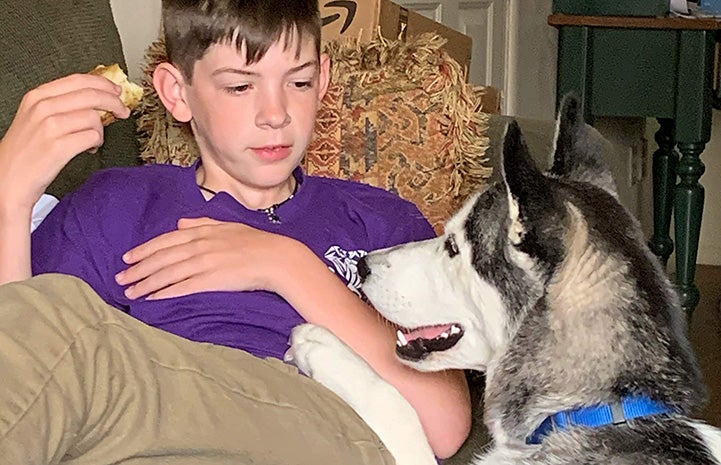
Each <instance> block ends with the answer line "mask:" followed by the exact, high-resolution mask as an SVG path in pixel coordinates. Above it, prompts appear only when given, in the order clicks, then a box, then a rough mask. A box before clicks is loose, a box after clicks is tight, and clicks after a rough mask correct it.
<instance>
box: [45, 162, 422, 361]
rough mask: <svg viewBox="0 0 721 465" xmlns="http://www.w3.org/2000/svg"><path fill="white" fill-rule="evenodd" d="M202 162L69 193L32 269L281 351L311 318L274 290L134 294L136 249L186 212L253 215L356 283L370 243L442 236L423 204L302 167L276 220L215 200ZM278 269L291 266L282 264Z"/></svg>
mask: <svg viewBox="0 0 721 465" xmlns="http://www.w3.org/2000/svg"><path fill="white" fill-rule="evenodd" d="M195 170H196V166H192V167H188V168H182V167H178V166H172V165H148V166H143V167H136V168H112V169H107V170H103V171H100V172H98V173H96V174H95V175H93V176H92V177H91V178H90V179H89V180H88V182H87V183H85V185H83V186H82V187H81V188H80V189H78V190H77V191H76V192H74V193H72V194H70V195H68V196H67V197H65V198H64V199H63V200H62V201H61V202H60V204H59V205H58V206H57V207H55V209H54V210H53V211H52V212H51V213H50V215H48V217H47V218H45V220H44V221H43V222H42V223H41V224H40V226H39V227H38V229H36V230H35V232H34V233H33V236H32V257H33V262H32V266H33V274H41V273H65V274H70V275H74V276H77V277H79V278H81V279H83V280H85V281H86V282H87V283H88V284H90V286H92V287H93V289H95V291H96V292H97V293H98V294H99V295H100V296H101V297H102V298H103V299H104V300H105V301H106V302H108V303H109V304H111V305H113V306H115V307H117V308H119V309H121V310H123V311H125V312H127V313H128V314H130V315H132V316H134V317H136V318H138V319H140V320H142V321H144V322H146V323H147V324H149V325H152V326H155V327H157V328H161V329H164V330H166V331H169V332H171V333H175V334H177V335H179V336H183V337H186V338H188V339H191V340H194V341H202V342H211V343H215V344H220V345H225V346H230V347H236V348H240V349H244V350H247V351H248V352H251V353H253V354H255V355H257V356H261V357H267V356H270V357H276V358H282V356H283V353H284V352H285V350H286V349H287V348H288V345H287V343H288V338H289V336H290V330H291V329H292V328H293V327H294V326H296V325H298V324H300V323H302V322H303V321H304V320H303V318H302V317H301V316H300V315H299V314H298V313H297V312H296V311H295V310H294V309H293V308H292V307H291V306H290V305H289V304H288V303H287V302H286V301H285V300H284V299H283V298H281V297H280V296H278V295H277V294H274V293H271V292H202V293H198V294H193V295H189V296H184V297H178V298H173V299H165V300H156V301H146V300H144V299H139V300H130V299H128V298H126V297H125V295H124V294H123V291H124V288H123V287H121V286H119V285H118V284H117V283H116V282H115V278H114V277H115V274H117V273H118V272H120V271H122V270H124V269H126V268H127V265H125V264H124V263H123V261H122V259H121V257H122V255H123V254H124V253H125V252H127V251H128V250H130V249H131V248H133V247H135V246H137V245H140V244H142V243H144V242H146V241H147V240H149V239H152V238H153V237H156V236H158V235H160V234H162V233H165V232H168V231H173V230H175V229H176V227H177V221H178V219H180V218H197V217H202V216H207V217H210V218H214V219H216V220H220V221H233V222H240V223H245V224H248V225H250V226H253V227H255V228H258V229H263V230H267V231H271V232H275V233H279V234H283V235H286V236H289V237H292V238H295V239H297V240H299V241H301V242H303V243H304V244H306V245H307V246H308V247H309V248H310V249H311V250H313V252H315V254H316V255H318V256H319V257H320V258H321V259H323V260H324V261H325V263H327V265H328V267H329V268H330V269H331V270H333V271H335V272H336V274H337V275H338V276H339V277H340V278H341V279H343V281H345V282H346V283H348V285H349V287H351V288H352V289H353V288H354V287H355V286H357V284H358V281H357V280H358V276H357V271H356V263H357V261H358V259H359V258H360V257H362V256H363V255H365V253H366V252H369V251H371V250H375V249H380V248H384V247H390V246H393V245H397V244H400V243H403V242H408V241H414V240H422V239H427V238H429V237H433V236H434V235H435V234H434V231H433V229H432V227H431V226H430V224H429V223H428V221H427V220H426V219H425V218H424V217H423V215H422V214H421V213H420V211H419V210H418V209H417V208H416V207H415V205H413V204H412V203H410V202H407V201H405V200H403V199H401V198H400V197H398V196H397V195H394V194H391V193H389V192H386V191H384V190H382V189H377V188H374V187H371V186H368V185H365V184H360V183H355V182H350V181H343V180H338V179H330V178H321V177H315V176H304V175H303V173H302V171H301V170H300V169H298V170H296V172H295V175H296V178H297V179H300V181H301V183H300V185H299V187H298V191H297V193H296V195H295V196H294V197H293V198H292V199H291V200H289V201H288V202H286V203H284V204H283V205H281V206H280V207H279V208H278V210H277V214H278V215H279V217H280V218H281V222H280V224H274V223H272V222H271V221H270V220H269V219H268V215H267V214H266V213H263V212H259V211H255V210H249V209H247V208H245V207H243V206H242V205H241V204H240V203H238V202H237V201H236V200H235V199H234V198H233V197H231V196H230V195H229V194H227V193H224V192H221V193H218V194H217V195H216V196H214V197H213V198H212V199H211V200H208V201H206V200H205V198H204V197H203V195H202V194H201V192H200V190H199V189H198V187H197V185H196V178H195ZM278 273H283V269H282V268H281V267H279V268H278Z"/></svg>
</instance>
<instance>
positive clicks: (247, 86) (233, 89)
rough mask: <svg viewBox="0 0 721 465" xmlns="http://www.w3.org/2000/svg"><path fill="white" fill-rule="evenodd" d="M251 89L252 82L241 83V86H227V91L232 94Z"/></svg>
mask: <svg viewBox="0 0 721 465" xmlns="http://www.w3.org/2000/svg"><path fill="white" fill-rule="evenodd" d="M249 89H250V84H241V85H239V86H230V87H226V88H225V91H226V92H228V93H229V94H231V95H238V94H243V93H245V92H247V91H248V90H249Z"/></svg>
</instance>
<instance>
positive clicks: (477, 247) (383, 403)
mask: <svg viewBox="0 0 721 465" xmlns="http://www.w3.org/2000/svg"><path fill="white" fill-rule="evenodd" d="M599 140H601V138H600V136H599V135H598V134H597V133H595V131H594V130H593V129H592V128H591V127H589V126H587V125H586V124H584V123H583V122H582V120H581V116H580V109H579V105H578V102H577V100H576V99H574V98H567V99H566V100H565V101H564V103H563V105H562V111H561V114H560V116H559V124H558V134H557V137H556V151H555V158H554V164H553V167H552V168H551V170H550V171H549V172H548V173H546V174H543V173H541V172H540V171H539V170H538V169H537V168H536V166H535V165H534V163H533V161H532V158H531V156H530V155H529V153H528V150H527V148H526V146H525V143H524V141H523V138H522V135H521V133H520V130H519V127H518V126H517V125H516V124H515V123H512V124H511V125H510V126H509V128H508V130H507V134H506V138H505V143H504V153H503V156H504V161H503V177H502V179H501V180H500V181H499V182H497V183H496V184H494V185H492V186H491V187H490V188H489V189H488V190H486V191H485V192H483V193H480V194H477V195H475V196H474V197H473V198H472V199H470V200H469V201H468V202H467V203H466V205H465V206H464V207H463V208H462V209H461V210H460V211H459V212H458V213H457V214H456V215H455V216H454V217H453V218H452V219H451V220H450V221H449V223H448V224H447V226H446V232H445V234H444V235H443V236H441V237H439V238H436V239H432V240H428V241H424V242H419V243H412V244H407V245H403V246H399V247H395V248H392V249H388V250H383V251H378V252H374V253H371V254H370V255H368V256H367V257H366V259H365V263H363V264H362V266H361V267H360V268H362V269H363V270H364V271H365V275H366V276H365V282H364V284H363V291H364V292H365V294H366V295H367V296H368V297H369V298H370V300H371V301H372V302H373V304H374V305H375V307H376V308H377V309H378V311H379V312H380V313H381V314H383V315H384V316H385V317H386V318H387V319H388V320H390V321H392V322H393V323H395V324H397V325H398V326H399V327H400V328H402V329H401V330H399V336H398V347H397V353H398V355H399V356H400V357H401V358H402V359H403V360H404V362H405V363H407V364H408V365H410V366H412V367H414V368H416V369H419V370H425V371H433V370H443V369H448V368H464V369H466V368H469V369H474V370H481V371H484V372H485V373H486V391H485V402H484V403H485V416H484V419H485V423H486V425H487V426H488V428H489V430H490V433H491V435H492V437H493V445H492V447H491V449H490V451H489V452H488V453H487V454H486V455H484V456H483V457H478V458H477V459H476V460H475V462H474V463H476V464H499V465H520V464H524V465H525V464H529V465H530V464H543V465H557V464H558V465H560V464H569V465H570V464H599V465H601V464H603V465H626V464H628V465H630V464H644V465H646V464H648V465H661V464H669V465H670V464H674V465H678V464H695V465H712V464H713V465H721V432H719V430H717V429H716V428H713V427H711V426H708V425H706V424H704V423H702V422H699V421H696V420H692V419H691V418H690V417H689V416H688V415H690V413H691V412H692V411H693V410H695V409H697V408H698V407H699V406H700V405H701V404H702V403H703V402H704V401H705V391H704V388H703V384H702V380H701V375H700V372H699V369H698V366H697V364H696V361H695V359H694V355H693V353H692V350H691V348H690V345H689V342H688V339H687V336H686V322H685V318H684V315H683V312H682V310H681V307H680V305H679V299H678V297H677V295H676V293H675V292H674V290H673V287H672V286H671V284H670V282H669V280H668V279H667V277H666V275H665V273H664V270H663V269H662V268H661V266H660V265H659V261H658V260H657V259H656V257H654V256H653V255H652V254H651V252H650V251H649V250H648V248H647V247H646V246H645V241H644V238H643V236H642V233H641V229H640V227H639V224H638V222H637V221H636V220H635V219H634V218H633V217H632V216H631V215H630V214H629V213H628V212H627V211H626V210H625V209H624V208H623V207H622V206H621V205H620V203H619V202H618V200H617V198H616V194H615V187H614V184H613V180H612V177H611V175H610V172H609V171H608V169H607V168H606V167H605V165H604V163H603V160H602V158H603V153H602V152H603V150H602V147H601V145H599V142H598V141H599ZM419 328H420V329H419ZM289 355H290V356H292V357H293V358H294V360H295V362H296V364H297V365H298V366H299V367H300V368H301V369H302V370H303V371H305V372H307V373H309V374H310V375H311V376H313V377H314V378H316V379H318V380H319V381H320V382H321V383H323V384H325V385H326V386H328V387H329V388H331V389H333V390H334V391H336V392H337V393H338V394H339V395H340V396H341V397H343V398H344V399H345V400H346V401H347V402H348V403H349V404H350V405H351V406H352V407H353V408H355V409H356V411H358V413H359V414H360V415H361V416H362V417H363V418H364V419H365V420H366V422H367V423H368V424H369V425H370V426H371V427H372V428H373V429H374V430H375V431H376V432H377V433H378V435H379V436H380V438H381V439H382V440H383V441H384V442H385V443H386V446H387V447H388V448H389V450H390V451H391V453H393V454H394V456H395V458H396V461H397V463H398V464H399V465H422V464H433V463H435V461H434V459H433V455H432V453H431V451H430V448H429V447H428V445H427V443H426V441H425V439H424V436H423V433H422V429H421V426H420V424H419V423H418V419H417V417H416V415H415V412H414V411H413V409H412V408H411V407H410V406H409V405H408V404H407V402H405V400H404V399H403V398H402V397H401V396H400V394H399V393H398V392H397V391H396V390H395V389H394V388H392V387H391V386H389V385H388V384H386V383H382V382H378V376H377V375H376V374H375V372H373V370H372V369H370V367H368V366H367V365H366V364H365V363H364V362H363V361H362V360H361V359H360V358H359V357H358V356H357V355H355V354H354V353H353V352H352V351H350V349H348V348H347V347H346V346H345V345H343V344H342V343H341V342H340V341H338V340H337V339H336V338H335V337H334V336H333V335H332V334H331V333H329V332H328V331H326V330H324V329H322V328H319V327H315V326H311V325H304V326H301V327H299V328H297V329H296V330H295V331H294V334H293V338H292V348H291V350H290V351H289ZM639 398H641V399H645V401H644V403H645V404H648V403H649V402H650V403H651V404H652V405H654V406H657V407H659V408H660V410H658V411H653V409H652V411H644V412H641V415H640V416H639V417H638V418H634V419H630V420H625V419H624V415H627V412H625V411H624V410H623V407H622V405H623V403H624V402H626V401H629V400H630V401H635V399H639ZM596 406H601V407H603V408H606V407H608V409H609V411H613V416H614V419H615V420H616V421H617V422H619V423H618V424H602V425H600V426H597V425H591V426H589V425H584V424H574V425H570V426H568V427H566V428H561V427H559V426H555V427H551V428H548V429H544V430H539V427H540V426H541V425H542V424H544V421H546V423H547V422H548V420H547V419H548V418H549V417H552V416H553V415H554V414H557V413H559V412H566V411H579V409H583V408H587V407H596ZM534 433H535V436H534ZM539 434H540V435H539ZM531 439H535V441H534V440H531Z"/></svg>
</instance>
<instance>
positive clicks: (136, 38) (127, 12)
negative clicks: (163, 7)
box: [110, 0, 160, 81]
mask: <svg viewBox="0 0 721 465" xmlns="http://www.w3.org/2000/svg"><path fill="white" fill-rule="evenodd" d="M110 7H111V8H112V9H113V16H114V17H115V23H116V24H117V26H118V30H119V32H120V40H121V41H122V42H123V51H124V52H125V61H126V62H127V63H128V75H129V76H130V78H131V79H133V80H135V81H139V80H140V77H141V69H140V64H141V63H142V58H143V55H144V53H145V49H146V48H147V47H148V45H150V44H151V43H152V42H153V41H154V40H155V39H157V37H158V34H159V33H160V0H110Z"/></svg>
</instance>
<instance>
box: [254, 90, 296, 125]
mask: <svg viewBox="0 0 721 465" xmlns="http://www.w3.org/2000/svg"><path fill="white" fill-rule="evenodd" d="M256 123H257V124H258V126H266V127H271V128H274V129H277V128H283V127H285V126H287V125H288V124H289V123H290V115H289V114H288V108H287V107H286V105H285V102H283V101H282V99H279V98H273V97H269V98H267V99H265V101H264V102H261V108H260V111H259V112H258V116H257V117H256Z"/></svg>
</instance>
